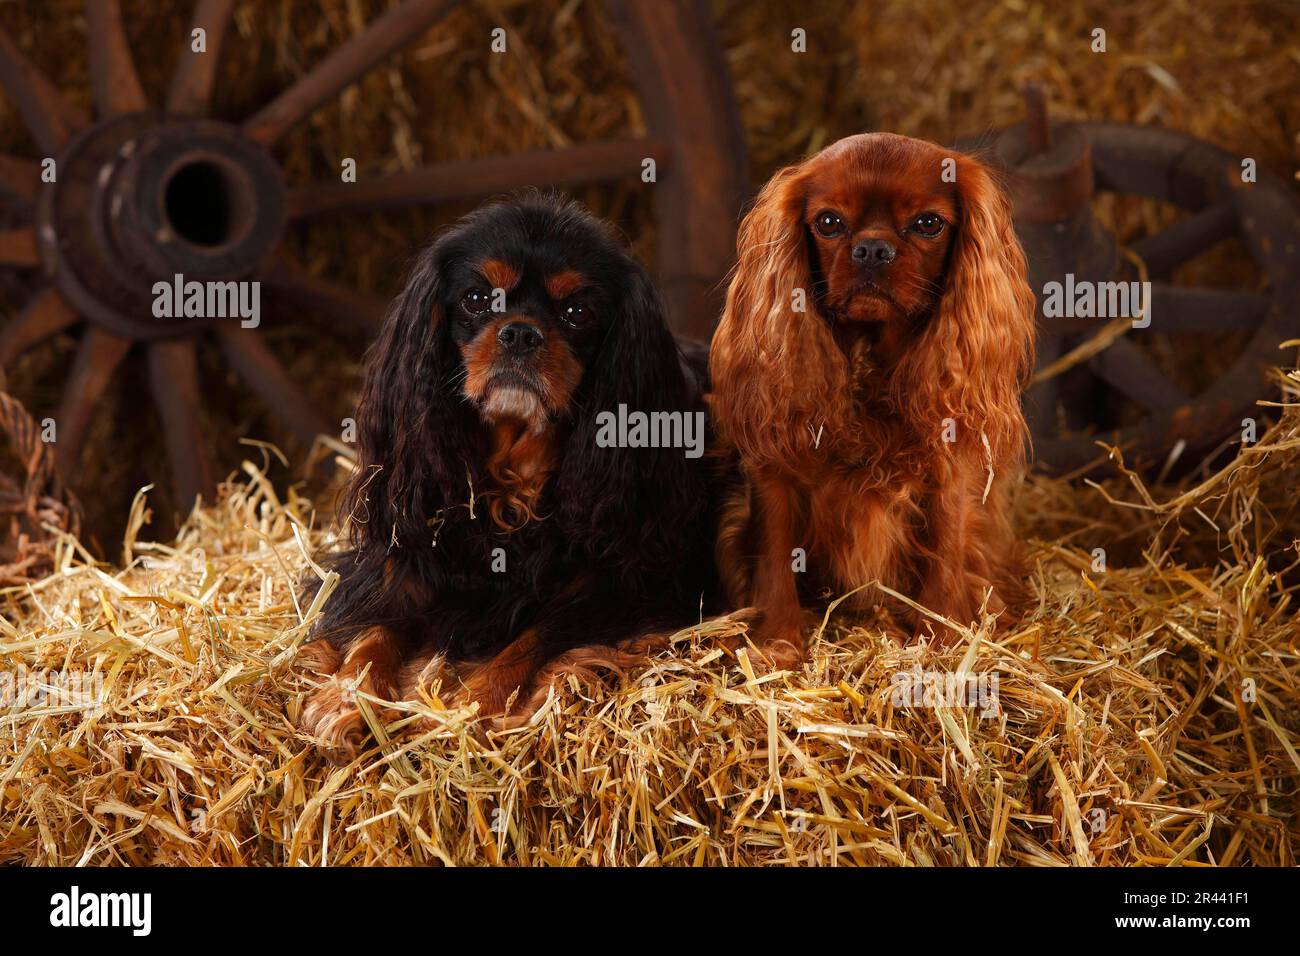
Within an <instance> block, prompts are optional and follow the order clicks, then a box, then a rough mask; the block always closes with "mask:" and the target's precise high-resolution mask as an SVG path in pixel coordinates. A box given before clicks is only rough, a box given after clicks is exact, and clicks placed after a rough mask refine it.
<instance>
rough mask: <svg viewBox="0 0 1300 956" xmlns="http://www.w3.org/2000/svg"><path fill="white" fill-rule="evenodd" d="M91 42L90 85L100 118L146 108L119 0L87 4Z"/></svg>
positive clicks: (87, 24) (90, 0)
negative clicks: (123, 23)
mask: <svg viewBox="0 0 1300 956" xmlns="http://www.w3.org/2000/svg"><path fill="white" fill-rule="evenodd" d="M86 34H87V37H88V38H89V41H90V57H89V59H90V85H91V88H92V89H93V90H94V93H95V107H96V109H97V110H98V111H99V115H100V116H105V117H107V116H119V115H121V114H122V113H134V112H137V111H139V110H143V109H146V108H147V107H148V101H147V100H146V99H145V97H144V90H143V89H142V88H141V86H140V77H139V76H137V75H136V72H135V63H134V62H133V61H132V59H131V48H130V47H129V46H127V43H126V30H125V29H123V27H122V7H121V4H120V3H119V0H86Z"/></svg>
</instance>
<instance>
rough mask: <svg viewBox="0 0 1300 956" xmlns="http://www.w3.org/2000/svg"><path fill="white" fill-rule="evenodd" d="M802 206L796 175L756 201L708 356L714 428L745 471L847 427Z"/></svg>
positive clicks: (792, 455)
mask: <svg viewBox="0 0 1300 956" xmlns="http://www.w3.org/2000/svg"><path fill="white" fill-rule="evenodd" d="M804 202H805V200H804V187H803V167H802V166H788V167H786V168H785V169H783V170H781V171H780V172H778V173H777V174H776V175H775V176H773V177H772V178H771V179H770V180H769V181H768V183H767V185H766V186H764V187H763V189H762V191H761V192H760V193H759V194H758V198H757V199H756V200H755V202H754V206H753V208H752V209H750V211H749V212H748V213H747V214H746V216H745V218H744V220H743V221H742V222H741V224H740V233H739V236H738V238H737V241H736V249H737V257H736V268H735V272H734V274H733V275H732V279H731V285H730V287H729V288H728V289H727V304H726V308H725V309H724V310H723V313H722V321H721V322H719V324H718V329H717V331H716V332H715V333H714V335H713V343H712V345H711V346H710V354H709V372H710V375H711V377H712V380H713V397H712V408H713V412H714V416H715V421H716V423H717V426H718V428H719V430H720V431H721V433H722V436H723V438H724V439H726V440H727V441H728V442H730V443H731V444H733V445H735V446H736V448H737V449H739V451H740V452H741V454H743V455H744V456H745V458H746V459H748V460H750V461H771V462H778V463H779V462H790V461H799V460H802V459H803V458H805V457H807V455H808V454H810V451H809V450H810V448H812V441H811V439H810V437H809V436H810V435H813V434H816V433H818V430H819V428H820V427H821V426H823V425H825V424H826V423H827V422H836V421H845V420H847V412H846V410H845V409H844V405H845V403H846V402H847V400H848V399H847V396H848V393H849V389H848V379H847V374H848V365H847V363H846V361H845V359H844V356H843V353H842V352H841V351H840V350H839V348H838V347H837V346H836V344H835V339H834V337H833V336H832V335H831V332H830V328H829V326H828V324H827V323H826V322H825V321H824V320H823V319H822V317H821V316H820V315H819V314H818V312H817V305H816V296H815V294H814V289H813V276H812V272H811V267H810V255H811V253H810V249H809V246H808V236H807V230H806V228H805V226H804V222H803V217H804Z"/></svg>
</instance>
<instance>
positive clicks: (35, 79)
mask: <svg viewBox="0 0 1300 956" xmlns="http://www.w3.org/2000/svg"><path fill="white" fill-rule="evenodd" d="M0 86H3V87H4V88H5V91H6V92H7V93H8V94H9V99H10V100H11V101H12V102H13V104H14V106H16V107H17V108H18V112H19V114H20V115H21V116H22V118H23V123H24V124H26V126H27V129H28V131H29V132H30V133H31V134H32V138H33V139H34V140H36V145H37V146H39V147H40V148H41V149H42V150H43V151H44V152H46V153H47V154H50V155H53V154H54V153H56V152H58V149H59V147H60V146H62V145H63V144H64V143H65V142H66V141H67V140H68V138H69V137H70V136H71V135H72V134H73V133H75V132H77V130H79V129H81V128H82V127H83V126H85V125H86V122H87V120H86V115H85V114H84V113H82V112H81V110H79V109H77V108H76V107H74V106H73V105H72V104H70V103H69V102H68V101H67V100H65V99H64V98H63V97H62V96H60V95H59V91H58V90H56V89H55V88H54V87H53V86H52V85H51V84H50V81H49V80H47V79H46V78H45V76H44V75H43V74H42V73H41V71H40V70H38V69H36V67H35V65H33V63H32V62H31V60H29V59H27V57H25V56H23V55H22V53H20V52H19V50H18V47H16V46H14V42H13V40H11V39H10V38H9V34H7V33H5V32H4V30H0Z"/></svg>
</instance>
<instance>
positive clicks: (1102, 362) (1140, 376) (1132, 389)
mask: <svg viewBox="0 0 1300 956" xmlns="http://www.w3.org/2000/svg"><path fill="white" fill-rule="evenodd" d="M1089 364H1090V365H1091V366H1092V369H1093V371H1095V372H1096V373H1097V374H1098V375H1099V376H1100V377H1101V378H1102V379H1104V380H1105V381H1106V382H1107V383H1109V384H1110V385H1111V386H1113V387H1114V388H1117V389H1119V391H1121V392H1123V393H1124V394H1125V395H1126V396H1128V397H1129V398H1130V399H1132V400H1133V401H1135V402H1137V403H1138V404H1139V405H1141V406H1142V407H1143V408H1146V409H1149V410H1151V411H1153V412H1164V411H1169V410H1171V409H1174V408H1178V407H1180V406H1182V405H1186V404H1188V403H1189V402H1190V401H1191V399H1190V398H1189V397H1188V395H1187V394H1186V393H1185V392H1184V391H1183V390H1182V389H1181V388H1179V387H1178V386H1177V385H1176V384H1174V382H1173V381H1171V380H1170V379H1169V377H1168V376H1167V375H1165V373H1164V372H1162V371H1160V369H1158V368H1156V366H1155V363H1153V362H1152V361H1151V359H1150V358H1148V357H1147V356H1146V355H1145V354H1144V353H1143V352H1142V350H1141V349H1139V348H1138V347H1137V346H1136V345H1134V344H1133V343H1132V342H1130V341H1129V340H1128V339H1123V338H1120V339H1116V340H1115V341H1114V342H1112V343H1111V344H1110V347H1109V348H1107V349H1106V350H1105V351H1104V352H1100V353H1098V354H1097V355H1096V356H1095V357H1093V359H1092V360H1091V361H1090V363H1089Z"/></svg>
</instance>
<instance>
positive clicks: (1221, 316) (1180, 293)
mask: <svg viewBox="0 0 1300 956" xmlns="http://www.w3.org/2000/svg"><path fill="white" fill-rule="evenodd" d="M1271 303H1272V300H1271V299H1270V298H1269V297H1268V296H1267V295H1264V294H1263V293H1260V292H1236V291H1233V290H1231V289H1196V288H1187V287H1184V286H1176V285H1170V284H1169V283H1166V282H1153V283H1151V306H1150V308H1151V311H1150V315H1151V328H1152V329H1153V330H1154V331H1161V332H1165V331H1176V332H1231V331H1234V330H1236V329H1249V328H1253V327H1255V326H1257V325H1259V323H1260V322H1262V321H1263V319H1264V316H1265V315H1267V314H1268V309H1269V306H1270V305H1271Z"/></svg>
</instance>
